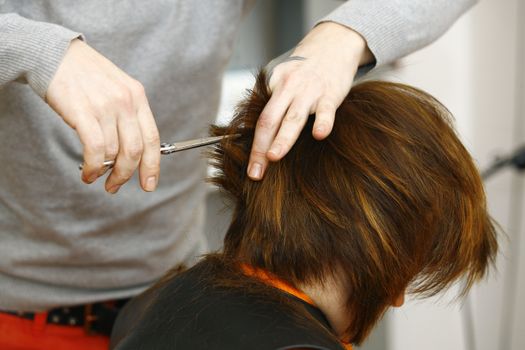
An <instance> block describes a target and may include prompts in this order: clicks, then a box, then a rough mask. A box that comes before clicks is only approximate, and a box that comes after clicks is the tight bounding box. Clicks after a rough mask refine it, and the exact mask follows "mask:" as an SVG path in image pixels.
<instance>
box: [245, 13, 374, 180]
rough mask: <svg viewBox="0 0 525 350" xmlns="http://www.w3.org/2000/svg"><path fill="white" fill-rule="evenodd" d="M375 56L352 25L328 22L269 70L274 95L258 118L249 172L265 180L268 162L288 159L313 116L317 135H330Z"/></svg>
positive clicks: (256, 178) (314, 133)
mask: <svg viewBox="0 0 525 350" xmlns="http://www.w3.org/2000/svg"><path fill="white" fill-rule="evenodd" d="M373 59H374V58H373V55H372V53H371V52H370V50H369V49H368V47H367V45H366V42H365V40H364V39H363V37H361V36H360V35H359V34H358V33H356V32H354V31H353V30H351V29H349V28H347V27H344V26H342V25H339V24H336V23H332V22H325V23H322V24H319V25H317V26H316V27H315V28H314V29H312V30H311V31H310V33H308V35H306V37H305V38H304V39H303V40H302V41H301V43H299V45H298V46H297V47H296V48H295V49H294V50H293V53H292V54H291V56H289V57H287V58H285V59H284V61H283V62H282V63H279V64H278V65H276V66H275V67H274V68H273V70H272V71H270V72H268V74H270V79H269V87H270V89H271V90H272V97H271V99H270V101H269V102H268V104H267V105H266V107H265V108H264V110H263V112H262V113H261V115H260V117H259V120H258V122H257V126H256V129H255V137H254V141H253V145H252V151H251V154H250V161H249V165H248V176H249V177H250V178H251V179H253V180H259V179H261V178H262V177H263V175H264V171H265V169H266V167H267V165H268V161H278V160H280V159H281V158H282V157H284V156H285V155H286V153H288V151H289V150H290V148H292V146H293V144H294V143H295V141H296V140H297V138H298V137H299V134H300V133H301V130H302V129H303V127H304V125H305V124H306V121H307V119H308V116H309V115H311V114H315V123H314V127H313V131H312V133H313V136H314V137H315V138H316V139H317V140H322V139H324V138H325V137H327V136H328V135H329V134H330V132H331V131H332V126H333V124H334V118H335V111H336V109H337V108H338V107H339V105H340V104H341V102H342V101H343V99H344V98H345V97H346V95H347V94H348V92H349V91H350V87H351V85H352V81H353V79H354V76H355V73H356V72H357V68H358V67H359V66H360V65H363V64H366V63H369V62H372V61H373ZM270 70H271V67H270Z"/></svg>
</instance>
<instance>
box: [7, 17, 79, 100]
mask: <svg viewBox="0 0 525 350" xmlns="http://www.w3.org/2000/svg"><path fill="white" fill-rule="evenodd" d="M2 17H3V18H2V22H3V23H2V25H1V31H0V39H1V41H2V43H1V46H2V51H3V52H2V56H4V57H2V61H4V62H5V63H6V65H5V66H4V67H3V68H2V69H0V75H4V76H3V77H1V76H0V79H1V80H2V81H4V80H5V79H6V78H7V77H6V76H9V77H11V78H15V79H20V78H22V79H23V80H25V81H27V83H28V84H29V85H30V86H31V88H32V89H33V90H34V91H35V92H36V93H37V94H38V95H39V96H40V97H42V98H45V95H46V91H47V88H48V85H49V83H50V82H51V79H52V78H53V76H54V75H55V72H56V70H57V69H58V66H59V65H60V63H61V61H62V58H63V57H64V55H65V53H66V50H67V49H68V47H69V44H70V43H71V41H72V40H73V39H76V38H80V39H82V40H83V37H82V34H80V33H78V32H74V31H71V30H69V29H67V28H64V27H61V26H59V25H55V24H52V23H46V22H37V21H33V20H29V19H26V18H23V17H20V16H18V15H17V14H7V15H3V16H2Z"/></svg>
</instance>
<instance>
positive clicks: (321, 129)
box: [314, 126, 325, 135]
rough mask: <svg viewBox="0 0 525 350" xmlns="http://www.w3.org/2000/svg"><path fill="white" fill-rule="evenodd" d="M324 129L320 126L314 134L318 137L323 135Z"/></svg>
mask: <svg viewBox="0 0 525 350" xmlns="http://www.w3.org/2000/svg"><path fill="white" fill-rule="evenodd" d="M324 130H325V129H324V127H323V126H318V127H317V128H315V130H314V132H315V134H317V135H322V134H323V133H324Z"/></svg>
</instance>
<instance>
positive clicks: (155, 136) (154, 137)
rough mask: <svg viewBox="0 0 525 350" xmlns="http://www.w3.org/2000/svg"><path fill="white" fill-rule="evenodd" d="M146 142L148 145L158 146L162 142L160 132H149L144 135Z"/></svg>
mask: <svg viewBox="0 0 525 350" xmlns="http://www.w3.org/2000/svg"><path fill="white" fill-rule="evenodd" d="M144 142H145V144H146V145H148V146H158V145H159V144H160V136H159V133H158V132H152V133H148V134H147V135H146V136H145V137H144Z"/></svg>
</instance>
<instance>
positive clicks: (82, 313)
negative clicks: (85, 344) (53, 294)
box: [0, 298, 129, 336]
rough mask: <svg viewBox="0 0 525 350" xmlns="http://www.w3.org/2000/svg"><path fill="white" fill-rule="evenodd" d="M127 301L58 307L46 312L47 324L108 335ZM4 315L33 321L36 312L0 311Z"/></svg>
mask: <svg viewBox="0 0 525 350" xmlns="http://www.w3.org/2000/svg"><path fill="white" fill-rule="evenodd" d="M128 301H129V298H127V299H118V300H112V301H106V302H100V303H93V304H85V305H76V306H70V307H59V308H55V309H51V310H48V311H47V323H48V324H54V325H60V326H70V327H83V328H84V330H85V332H86V333H87V334H102V335H108V336H109V335H110V334H111V329H112V328H113V323H115V319H116V318H117V315H118V313H119V311H120V310H121V309H122V308H123V307H124V305H125V304H126V303H127V302H128ZM0 312H2V313H5V314H10V315H14V316H18V317H21V318H24V319H28V320H34V318H35V314H38V313H37V312H18V311H3V310H2V311H0Z"/></svg>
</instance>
